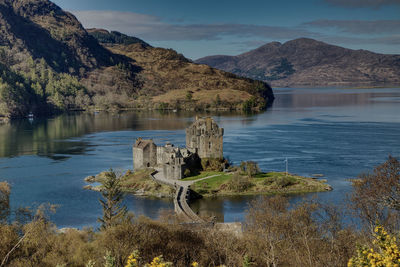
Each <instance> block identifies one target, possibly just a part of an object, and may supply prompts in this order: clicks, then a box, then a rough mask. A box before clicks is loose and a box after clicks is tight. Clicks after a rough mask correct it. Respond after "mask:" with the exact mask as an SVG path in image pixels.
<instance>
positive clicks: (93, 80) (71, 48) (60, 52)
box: [0, 0, 273, 120]
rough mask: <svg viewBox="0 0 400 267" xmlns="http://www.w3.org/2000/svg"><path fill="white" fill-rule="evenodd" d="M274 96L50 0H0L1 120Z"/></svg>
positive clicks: (255, 104)
mask: <svg viewBox="0 0 400 267" xmlns="http://www.w3.org/2000/svg"><path fill="white" fill-rule="evenodd" d="M191 77H193V79H191ZM272 99H273V93H272V90H271V88H270V87H269V85H268V84H266V83H263V82H259V81H253V80H251V79H245V78H240V77H237V76H236V75H233V74H230V73H226V72H223V71H220V70H215V69H213V68H210V67H208V66H202V65H197V64H194V63H192V62H190V61H189V60H188V59H186V58H185V57H183V56H182V55H180V54H178V53H176V52H175V51H173V50H170V49H162V48H153V47H151V46H150V45H149V44H147V43H146V42H144V41H142V40H140V39H138V38H135V37H130V36H127V35H124V34H122V33H118V32H108V31H106V30H101V29H100V30H99V29H90V30H86V29H84V28H83V27H82V25H81V23H80V22H79V21H78V20H77V19H76V18H75V16H74V15H72V14H71V13H68V12H66V11H63V10H62V9H61V8H60V7H58V6H57V5H55V4H54V3H52V2H50V1H48V0H0V120H3V119H4V118H12V117H21V116H26V115H27V114H28V113H29V112H33V113H35V114H42V113H54V112H60V111H67V110H84V109H89V108H99V109H121V108H124V109H125V108H134V109H144V108H145V109H154V108H174V109H179V108H182V109H188V108H190V109H196V108H197V109H207V108H221V107H222V108H233V109H237V108H242V107H246V108H247V107H249V106H250V107H251V108H253V109H261V108H263V107H265V106H266V104H267V103H268V102H270V101H272ZM215 103H218V105H217V104H215Z"/></svg>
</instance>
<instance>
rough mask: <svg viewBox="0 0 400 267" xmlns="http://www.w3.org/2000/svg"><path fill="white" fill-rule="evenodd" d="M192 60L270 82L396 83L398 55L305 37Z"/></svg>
mask: <svg viewBox="0 0 400 267" xmlns="http://www.w3.org/2000/svg"><path fill="white" fill-rule="evenodd" d="M195 62H196V63H199V64H207V65H209V66H211V67H215V68H218V69H221V70H225V71H229V72H232V73H235V74H237V75H240V76H244V77H249V78H252V79H259V80H263V81H266V82H271V84H272V85H273V86H356V85H357V86H363V85H366V86H383V85H395V84H400V55H384V54H377V53H373V52H370V51H366V50H352V49H347V48H343V47H339V46H335V45H330V44H326V43H324V42H320V41H316V40H313V39H307V38H300V39H295V40H292V41H288V42H286V43H284V44H281V43H279V42H272V43H268V44H266V45H263V46H261V47H259V48H257V49H254V50H252V51H249V52H247V53H244V54H240V55H238V56H209V57H204V58H200V59H198V60H196V61H195Z"/></svg>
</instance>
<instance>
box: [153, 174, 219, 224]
mask: <svg viewBox="0 0 400 267" xmlns="http://www.w3.org/2000/svg"><path fill="white" fill-rule="evenodd" d="M218 175H219V174H215V175H210V176H207V177H204V178H201V179H198V180H193V181H182V180H170V179H166V178H165V177H164V174H163V171H162V169H160V168H156V170H155V171H154V172H153V173H151V174H150V177H151V178H152V179H153V180H155V181H156V182H158V183H162V184H166V185H169V186H172V187H175V189H176V193H175V197H174V206H175V212H176V213H177V214H179V215H182V216H183V217H184V219H185V221H187V222H196V223H204V222H205V221H204V220H203V219H202V218H200V217H199V216H198V215H197V214H196V213H194V212H193V210H192V209H191V208H190V207H189V204H188V199H189V187H190V186H191V185H192V184H194V183H195V182H198V181H202V180H206V179H209V178H212V177H215V176H218Z"/></svg>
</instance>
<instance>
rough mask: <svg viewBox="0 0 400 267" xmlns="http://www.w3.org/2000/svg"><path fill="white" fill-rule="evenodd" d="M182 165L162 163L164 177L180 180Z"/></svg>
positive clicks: (183, 169) (182, 170)
mask: <svg viewBox="0 0 400 267" xmlns="http://www.w3.org/2000/svg"><path fill="white" fill-rule="evenodd" d="M184 171H185V167H184V165H179V164H178V165H176V164H169V163H166V164H164V165H163V172H164V177H165V178H166V179H170V180H180V179H183V178H184V175H183V174H184Z"/></svg>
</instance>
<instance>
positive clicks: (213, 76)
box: [89, 29, 273, 109]
mask: <svg viewBox="0 0 400 267" xmlns="http://www.w3.org/2000/svg"><path fill="white" fill-rule="evenodd" d="M106 32H107V31H105V30H103V29H96V30H94V29H91V30H89V33H90V34H91V35H92V36H94V37H96V38H98V40H99V41H100V42H101V44H103V45H104V46H105V47H107V48H108V49H109V50H110V51H112V52H113V53H115V54H119V55H124V56H127V57H129V58H131V59H133V60H134V62H135V64H136V65H137V66H138V67H140V68H141V71H140V73H139V74H138V77H139V79H140V80H141V82H142V86H143V88H144V91H146V92H151V94H150V95H151V96H152V97H151V99H150V101H151V102H152V103H153V104H155V105H156V106H158V107H162V108H173V109H177V108H184V109H193V108H196V109H217V108H218V109H238V108H239V109H241V108H242V106H243V103H246V104H247V103H250V105H254V108H259V107H261V108H262V107H264V106H265V105H267V104H268V102H271V101H272V100H273V93H272V90H271V88H270V87H269V85H268V84H265V83H263V82H259V81H253V80H251V79H246V78H240V77H237V76H236V75H233V74H231V73H227V72H224V71H221V70H217V69H214V68H211V67H209V66H205V65H198V64H194V63H193V62H191V61H190V60H189V59H187V58H185V57H184V56H183V55H182V54H178V53H177V52H176V51H174V50H172V49H164V48H155V47H152V46H150V45H149V44H147V43H145V42H144V41H142V40H140V39H137V38H134V37H128V36H126V35H123V34H120V33H118V32H110V33H108V36H109V37H108V38H107V35H106ZM115 35H117V36H121V38H122V39H123V40H129V41H122V42H121V41H114V42H111V41H109V40H111V39H113V38H114V36H115ZM132 38H134V39H132ZM102 40H107V41H106V42H102ZM142 99H143V100H145V99H148V95H145V96H142ZM246 101H247V102H246ZM141 103H143V101H141ZM144 105H146V103H144Z"/></svg>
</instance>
